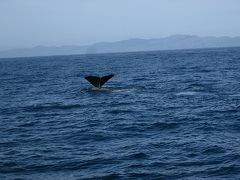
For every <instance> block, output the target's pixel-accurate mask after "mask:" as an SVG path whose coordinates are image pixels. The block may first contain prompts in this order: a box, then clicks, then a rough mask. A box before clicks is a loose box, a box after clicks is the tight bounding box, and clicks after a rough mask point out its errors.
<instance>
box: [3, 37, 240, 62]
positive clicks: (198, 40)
mask: <svg viewBox="0 0 240 180" xmlns="http://www.w3.org/2000/svg"><path fill="white" fill-rule="evenodd" d="M238 46H240V36H237V37H228V36H221V37H215V36H205V37H200V36H196V35H173V36H169V37H163V38H153V39H141V38H133V39H128V40H121V41H115V42H99V43H95V44H92V45H86V46H78V45H69V46H68V45H65V46H36V47H33V48H18V49H11V50H5V51H0V58H11V57H31V56H52V55H74V54H95V53H114V52H137V51H155V50H174V49H176V50H177V49H197V48H218V47H238Z"/></svg>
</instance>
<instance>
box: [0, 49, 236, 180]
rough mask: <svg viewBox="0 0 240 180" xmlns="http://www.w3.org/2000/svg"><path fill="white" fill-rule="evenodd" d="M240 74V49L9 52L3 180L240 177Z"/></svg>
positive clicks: (2, 76) (3, 74) (2, 80)
mask: <svg viewBox="0 0 240 180" xmlns="http://www.w3.org/2000/svg"><path fill="white" fill-rule="evenodd" d="M111 73H114V74H115V76H114V77H113V78H112V79H111V80H109V82H107V83H106V84H105V85H104V87H103V89H102V90H100V91H99V90H98V91H97V90H95V89H93V88H92V86H91V85H90V84H89V83H88V82H87V81H86V80H85V79H84V76H86V75H99V76H102V75H106V74H111ZM239 79H240V48H221V49H202V50H199V49H196V50H178V51H158V52H157V51H156V52H139V53H116V54H98V55H74V56H51V57H32V58H14V59H0V87H1V89H0V128H1V130H0V179H16V178H20V179H70V180H71V179H88V178H96V179H104V178H109V179H156V178H160V179H161V178H162V179H177V178H183V179H195V178H199V179H203V178H207V179H221V178H222V179H226V178H232V179H239V178H240V172H239V169H240V166H239V164H240V145H239V142H240V134H239V128H240V118H239V117H240V83H239Z"/></svg>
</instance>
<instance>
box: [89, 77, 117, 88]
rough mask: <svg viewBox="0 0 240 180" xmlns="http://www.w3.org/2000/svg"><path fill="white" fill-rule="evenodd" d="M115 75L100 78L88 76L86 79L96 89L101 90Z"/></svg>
mask: <svg viewBox="0 0 240 180" xmlns="http://www.w3.org/2000/svg"><path fill="white" fill-rule="evenodd" d="M113 76H114V75H113V74H110V75H108V76H103V77H98V76H86V77H85V79H86V80H88V81H89V82H90V83H91V84H92V85H93V86H95V87H96V88H99V89H100V88H101V87H102V86H103V85H104V84H105V83H106V82H107V81H108V80H109V79H111V78H112V77H113Z"/></svg>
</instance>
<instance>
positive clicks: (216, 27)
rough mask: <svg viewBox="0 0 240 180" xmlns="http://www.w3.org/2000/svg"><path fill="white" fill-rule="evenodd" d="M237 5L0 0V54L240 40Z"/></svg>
mask: <svg viewBox="0 0 240 180" xmlns="http://www.w3.org/2000/svg"><path fill="white" fill-rule="evenodd" d="M239 22H240V0H0V50H4V49H10V48H23V47H33V46H37V45H46V46H53V45H57V46H60V45H85V44H92V43H95V42H100V41H116V40H123V39H129V38H159V37H165V36H169V35H174V34H191V35H200V36H208V35H209V36H240V23H239Z"/></svg>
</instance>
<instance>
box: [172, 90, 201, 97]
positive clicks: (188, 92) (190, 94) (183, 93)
mask: <svg viewBox="0 0 240 180" xmlns="http://www.w3.org/2000/svg"><path fill="white" fill-rule="evenodd" d="M196 94H197V92H194V91H184V92H179V93H177V94H176V95H177V96H193V95H196Z"/></svg>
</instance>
